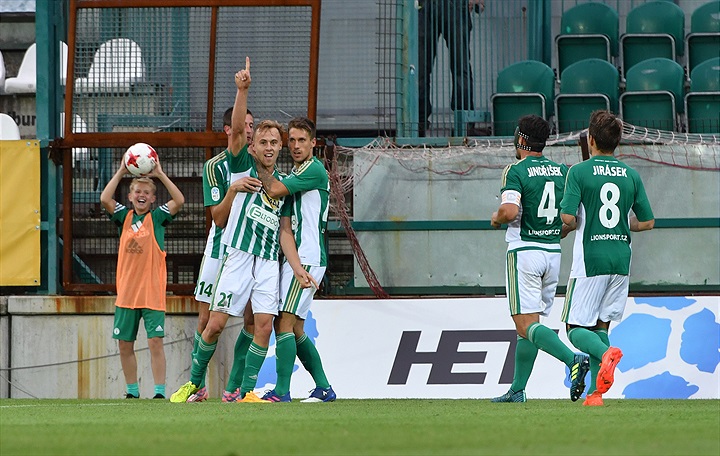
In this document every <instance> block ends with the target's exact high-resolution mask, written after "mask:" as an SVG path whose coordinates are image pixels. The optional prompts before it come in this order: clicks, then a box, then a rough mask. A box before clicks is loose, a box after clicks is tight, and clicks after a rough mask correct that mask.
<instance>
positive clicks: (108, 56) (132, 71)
mask: <svg viewBox="0 0 720 456" xmlns="http://www.w3.org/2000/svg"><path fill="white" fill-rule="evenodd" d="M144 79H145V68H144V64H143V59H142V50H141V49H140V46H138V45H137V43H135V42H134V41H132V40H130V39H128V38H114V39H112V40H109V41H106V42H105V43H103V44H102V45H100V48H99V49H98V50H97V51H96V52H95V55H94V57H93V61H92V64H91V65H90V71H89V72H88V76H87V77H86V78H77V79H76V80H75V91H76V92H77V93H99V92H109V93H127V92H129V91H130V87H131V85H132V84H134V83H136V82H142V81H143V80H144Z"/></svg>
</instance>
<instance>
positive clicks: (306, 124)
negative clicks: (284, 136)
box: [288, 117, 315, 139]
mask: <svg viewBox="0 0 720 456" xmlns="http://www.w3.org/2000/svg"><path fill="white" fill-rule="evenodd" d="M292 128H297V129H299V130H305V131H306V132H308V133H310V139H313V138H314V137H315V122H313V121H312V120H310V119H308V118H307V117H295V118H294V119H292V120H291V121H290V122H289V123H288V131H290V129H292Z"/></svg>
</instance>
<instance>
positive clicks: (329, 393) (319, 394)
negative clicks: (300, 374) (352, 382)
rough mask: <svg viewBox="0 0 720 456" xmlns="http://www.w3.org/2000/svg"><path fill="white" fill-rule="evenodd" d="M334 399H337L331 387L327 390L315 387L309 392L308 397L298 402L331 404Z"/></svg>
mask: <svg viewBox="0 0 720 456" xmlns="http://www.w3.org/2000/svg"><path fill="white" fill-rule="evenodd" d="M335 399H337V395H336V394H335V391H333V389H332V386H328V387H327V388H320V387H316V388H315V389H314V390H312V391H310V397H308V398H307V399H303V400H302V401H300V402H333V401H334V400H335Z"/></svg>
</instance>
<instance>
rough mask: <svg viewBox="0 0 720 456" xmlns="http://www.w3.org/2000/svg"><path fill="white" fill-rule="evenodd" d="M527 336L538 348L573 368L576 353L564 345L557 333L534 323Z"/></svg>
mask: <svg viewBox="0 0 720 456" xmlns="http://www.w3.org/2000/svg"><path fill="white" fill-rule="evenodd" d="M527 336H528V337H527V338H528V340H530V342H532V343H534V344H535V345H536V346H537V348H539V349H540V350H542V351H544V352H545V353H548V354H550V355H552V356H553V357H555V358H557V359H559V360H560V361H562V362H563V363H565V365H566V366H568V367H572V365H573V361H574V360H575V353H573V351H572V350H570V349H569V348H568V346H567V345H565V344H564V343H562V341H561V340H560V338H559V337H558V335H557V334H556V333H555V331H553V330H552V329H550V328H548V327H547V326H545V325H541V324H540V323H533V324H531V325H530V326H529V327H528V329H527Z"/></svg>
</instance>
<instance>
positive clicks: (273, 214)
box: [222, 146, 283, 261]
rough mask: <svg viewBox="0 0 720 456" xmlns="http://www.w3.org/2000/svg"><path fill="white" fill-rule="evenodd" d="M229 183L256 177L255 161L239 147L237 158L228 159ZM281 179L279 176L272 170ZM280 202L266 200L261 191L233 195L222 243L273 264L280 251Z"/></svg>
mask: <svg viewBox="0 0 720 456" xmlns="http://www.w3.org/2000/svg"><path fill="white" fill-rule="evenodd" d="M228 163H229V169H230V181H231V182H235V180H237V179H240V178H242V177H245V176H250V177H255V178H257V177H258V174H257V168H256V165H255V159H254V158H253V157H252V156H251V155H249V154H248V151H247V146H245V147H243V149H242V150H241V151H240V153H239V154H238V156H237V157H234V156H232V154H231V155H230V157H229V160H228ZM273 176H275V178H276V179H278V180H281V179H282V178H283V176H282V175H281V174H280V173H279V172H278V171H277V170H274V171H273ZM282 205H283V199H282V198H281V199H273V198H270V197H269V196H268V195H267V193H265V190H264V189H263V190H260V191H259V192H257V193H238V194H237V195H235V199H234V200H233V204H232V207H231V209H230V217H229V218H228V223H227V226H226V227H225V231H224V233H223V237H222V243H223V244H225V245H226V246H229V247H232V248H234V249H238V250H242V251H243V252H247V253H250V254H252V255H255V256H259V257H260V258H265V259H267V260H273V261H277V259H278V252H279V250H280V240H279V233H280V210H281V208H282Z"/></svg>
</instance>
